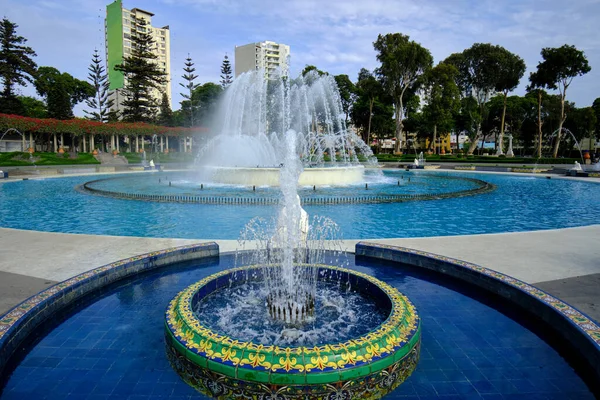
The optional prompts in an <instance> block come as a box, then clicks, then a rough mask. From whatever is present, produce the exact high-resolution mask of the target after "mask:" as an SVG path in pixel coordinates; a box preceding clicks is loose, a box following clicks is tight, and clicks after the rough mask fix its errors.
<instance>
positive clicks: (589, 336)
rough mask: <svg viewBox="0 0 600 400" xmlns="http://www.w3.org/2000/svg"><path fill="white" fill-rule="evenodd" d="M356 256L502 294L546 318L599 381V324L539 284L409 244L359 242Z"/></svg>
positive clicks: (537, 315)
mask: <svg viewBox="0 0 600 400" xmlns="http://www.w3.org/2000/svg"><path fill="white" fill-rule="evenodd" d="M355 254H356V255H357V256H364V257H369V258H377V259H382V260H387V261H392V262H397V263H402V264H408V265H411V266H415V267H419V268H424V269H427V270H431V271H435V272H437V273H441V274H444V275H448V276H451V277H454V278H458V279H459V280H461V281H464V282H467V283H470V284H473V285H475V286H478V287H480V288H482V289H484V290H486V291H489V292H491V293H494V294H496V295H499V296H500V297H502V298H503V299H504V300H506V301H507V302H508V303H509V304H512V305H515V306H519V307H521V308H523V309H525V310H526V311H527V312H529V313H531V314H533V315H535V316H536V317H538V318H540V319H541V320H542V321H544V322H545V323H546V324H547V326H548V328H549V329H550V330H552V331H553V332H554V333H555V334H557V335H558V336H559V337H560V338H561V340H562V341H564V343H565V344H567V345H569V347H570V348H572V349H574V351H575V352H576V356H577V358H579V359H581V360H584V361H585V362H586V363H587V364H588V366H589V369H579V372H580V373H582V374H584V375H586V376H588V377H589V376H591V377H592V378H591V379H592V380H591V381H590V382H592V383H593V382H595V383H596V384H598V383H599V382H600V326H598V325H597V324H596V322H594V321H593V320H592V319H591V318H589V317H588V316H587V315H585V314H583V313H582V312H580V311H579V310H577V309H575V308H574V307H572V306H570V305H569V304H567V303H565V302H563V301H562V300H560V299H558V298H556V297H554V296H552V295H550V294H548V293H546V292H544V291H543V290H541V289H538V288H537V287H535V286H533V285H530V284H528V283H525V282H523V281H520V280H518V279H515V278H512V277H510V276H508V275H505V274H502V273H500V272H497V271H494V270H492V269H489V268H484V267H482V266H479V265H477V264H473V263H470V262H466V261H462V260H458V259H455V258H451V257H446V256H442V255H439V254H433V253H430V252H427V251H421V250H414V249H409V248H406V247H400V246H391V245H384V244H376V243H369V242H359V243H357V244H356V252H355Z"/></svg>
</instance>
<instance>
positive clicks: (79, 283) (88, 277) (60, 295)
mask: <svg viewBox="0 0 600 400" xmlns="http://www.w3.org/2000/svg"><path fill="white" fill-rule="evenodd" d="M218 255H219V246H218V245H217V244H216V243H214V242H207V243H200V244H193V245H188V246H181V247H175V248H170V249H165V250H159V251H154V252H151V253H147V254H142V255H138V256H135V257H131V258H126V259H123V260H119V261H116V262H113V263H110V264H107V265H104V266H101V267H99V268H95V269H92V270H90V271H88V272H84V273H82V274H79V275H77V276H74V277H73V278H71V279H68V280H66V281H63V282H60V283H57V284H56V285H54V286H52V287H50V288H48V289H46V290H44V291H42V292H40V293H38V294H36V295H34V296H32V297H30V298H28V299H27V300H25V301H23V302H22V303H21V304H19V305H17V306H16V307H14V308H13V309H12V310H10V311H8V312H7V313H5V314H4V315H2V316H0V375H2V372H3V371H4V369H5V368H6V365H7V363H8V361H9V359H10V358H11V356H12V355H13V354H14V352H15V351H16V350H17V349H18V348H19V346H20V345H21V343H22V342H23V341H24V340H25V339H26V338H27V337H28V336H29V335H31V334H32V333H33V332H34V331H35V329H36V328H37V327H38V326H39V325H40V324H41V323H42V322H44V321H45V320H47V319H49V318H51V317H52V316H53V315H55V314H56V313H58V312H60V311H61V310H63V309H65V308H66V307H68V306H69V305H71V304H73V303H74V302H76V301H77V300H78V299H79V298H81V297H82V296H84V295H86V294H89V293H92V292H94V291H95V290H98V289H100V288H102V287H105V286H107V285H109V284H111V283H114V282H117V281H119V280H122V279H124V278H127V277H130V276H133V275H136V274H138V273H142V272H146V271H150V270H153V269H156V268H159V267H162V266H165V265H168V264H173V263H177V262H181V261H187V260H194V259H203V258H212V257H218Z"/></svg>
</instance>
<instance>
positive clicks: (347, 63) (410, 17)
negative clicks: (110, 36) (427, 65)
mask: <svg viewBox="0 0 600 400" xmlns="http://www.w3.org/2000/svg"><path fill="white" fill-rule="evenodd" d="M108 3H109V1H108V0H101V1H98V0H0V10H1V11H0V14H3V16H5V17H7V18H8V19H9V20H11V21H12V22H14V23H16V24H18V25H19V27H18V28H17V33H18V34H20V35H21V36H24V37H25V38H27V39H28V43H27V44H28V45H29V46H30V47H32V48H33V49H34V50H35V51H36V53H37V57H36V58H35V61H36V62H37V64H38V66H53V67H55V68H57V69H59V70H60V71H61V72H68V73H70V74H71V75H73V76H74V77H76V78H78V79H87V73H88V71H87V68H88V66H89V64H90V60H91V56H92V54H93V52H94V49H95V48H98V49H100V50H101V54H103V55H104V51H103V49H104V32H103V31H104V17H105V14H106V5H107V4H108ZM123 6H124V7H125V8H128V9H131V8H134V7H138V8H141V9H144V10H147V11H150V12H153V13H154V14H155V16H154V17H153V19H152V24H153V25H154V26H164V25H169V26H170V30H171V78H172V83H171V85H172V93H173V101H172V103H173V109H175V110H176V109H178V108H179V102H180V101H181V95H180V94H179V93H180V92H181V91H182V88H181V87H180V86H179V82H182V79H181V75H182V74H183V71H182V69H183V67H184V65H183V63H184V60H185V58H186V57H187V55H188V53H189V54H190V56H191V57H192V59H193V60H194V62H195V63H196V70H197V73H198V75H199V78H198V81H197V82H199V83H205V82H215V83H218V82H219V80H220V68H221V63H222V61H223V57H224V56H225V55H226V54H227V55H229V57H230V59H232V60H233V56H234V49H235V46H236V45H237V46H240V45H244V44H247V43H253V42H260V41H264V40H271V41H274V42H278V43H284V44H287V45H289V46H290V47H291V60H290V62H291V66H290V67H291V74H292V75H293V76H297V75H298V74H299V73H300V71H301V70H302V69H303V68H304V67H305V66H306V65H315V66H317V67H318V68H319V69H321V70H323V71H327V72H329V73H330V74H333V75H337V74H347V75H348V76H349V77H350V78H351V79H352V80H353V81H356V79H357V75H358V71H359V70H360V69H361V68H367V69H369V70H373V69H374V68H376V67H377V66H378V63H377V60H376V53H375V51H374V50H373V42H374V41H375V40H376V39H377V35H378V34H386V33H396V32H400V33H403V34H405V35H409V36H410V38H411V39H412V40H414V41H416V42H418V43H420V44H421V45H422V46H424V47H426V48H428V49H429V50H430V51H431V53H432V55H433V57H434V63H436V64H437V63H438V62H440V61H442V60H443V59H445V58H446V57H447V56H449V55H450V54H452V53H455V52H461V51H463V50H464V49H466V48H468V47H470V46H471V45H472V44H473V43H492V44H497V45H501V46H503V47H505V48H506V49H508V50H509V51H511V52H513V53H515V54H518V55H519V56H520V57H521V58H523V59H524V60H525V63H526V65H527V71H526V73H525V76H524V77H523V79H522V80H521V84H520V85H519V87H518V88H517V90H515V92H514V93H515V94H523V93H524V92H525V86H526V85H527V77H528V76H529V73H530V72H532V71H534V70H535V68H536V66H537V64H538V62H540V61H541V56H540V51H541V49H542V48H544V47H559V46H561V45H563V44H570V45H575V46H576V47H577V48H578V49H580V50H583V51H584V52H585V54H586V56H587V58H588V61H589V63H590V66H591V67H592V71H591V72H590V73H588V74H587V75H584V76H582V77H577V78H575V79H574V80H573V82H572V84H571V86H570V87H569V89H568V91H567V99H568V100H569V101H574V102H575V103H576V105H577V106H578V107H585V106H590V105H591V104H592V102H593V101H594V99H595V98H597V97H600V28H599V26H600V0H569V1H565V0H478V1H473V0H421V1H414V0H413V1H410V0H370V1H366V0H287V1H286V0H277V1H276V0H246V1H242V0H124V1H123ZM21 93H22V94H24V95H35V90H34V89H33V88H32V87H31V86H30V87H26V88H22V89H21ZM83 108H84V105H79V106H77V107H76V109H75V113H76V114H77V115H79V116H81V115H83V113H82V110H83Z"/></svg>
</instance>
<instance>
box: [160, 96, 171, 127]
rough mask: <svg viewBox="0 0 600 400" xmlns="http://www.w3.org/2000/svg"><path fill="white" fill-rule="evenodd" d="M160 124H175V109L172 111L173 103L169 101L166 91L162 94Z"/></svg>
mask: <svg viewBox="0 0 600 400" xmlns="http://www.w3.org/2000/svg"><path fill="white" fill-rule="evenodd" d="M158 124H159V125H162V126H173V111H171V104H170V103H169V97H168V96H167V94H166V93H163V94H162V99H161V102H160V113H159V115H158Z"/></svg>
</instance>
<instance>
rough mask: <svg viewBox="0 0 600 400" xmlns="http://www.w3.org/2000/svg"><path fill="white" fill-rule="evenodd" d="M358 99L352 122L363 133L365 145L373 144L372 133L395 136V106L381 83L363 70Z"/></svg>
mask: <svg viewBox="0 0 600 400" xmlns="http://www.w3.org/2000/svg"><path fill="white" fill-rule="evenodd" d="M356 89H357V98H356V101H355V102H354V104H353V106H352V110H351V117H352V122H353V124H354V126H356V128H358V129H360V130H361V132H362V138H363V140H364V142H365V143H367V144H370V143H371V132H374V133H376V134H377V136H378V137H380V138H381V137H388V136H390V135H393V134H394V130H395V127H394V106H393V103H392V101H391V98H390V97H389V96H387V95H386V94H385V92H384V90H383V86H382V85H381V82H380V81H379V80H377V78H375V76H373V74H372V73H371V72H370V71H369V70H367V69H365V68H362V69H361V70H360V72H359V73H358V81H357V82H356Z"/></svg>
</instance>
